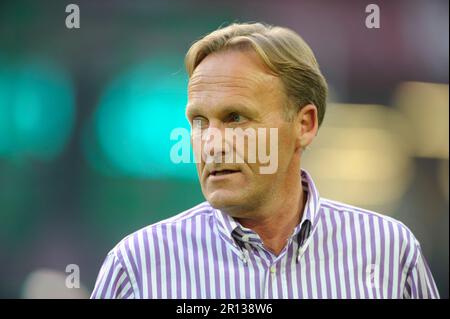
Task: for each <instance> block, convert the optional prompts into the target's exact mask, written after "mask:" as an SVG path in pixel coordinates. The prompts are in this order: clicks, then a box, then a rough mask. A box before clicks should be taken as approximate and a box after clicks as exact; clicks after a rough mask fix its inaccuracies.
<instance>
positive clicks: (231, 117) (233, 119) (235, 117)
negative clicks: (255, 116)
mask: <svg viewBox="0 0 450 319" xmlns="http://www.w3.org/2000/svg"><path fill="white" fill-rule="evenodd" d="M228 120H229V121H230V122H236V123H239V122H242V120H243V117H242V116H241V115H240V114H238V113H236V112H233V113H230V115H229V116H228Z"/></svg>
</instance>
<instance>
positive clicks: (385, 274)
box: [91, 170, 439, 299]
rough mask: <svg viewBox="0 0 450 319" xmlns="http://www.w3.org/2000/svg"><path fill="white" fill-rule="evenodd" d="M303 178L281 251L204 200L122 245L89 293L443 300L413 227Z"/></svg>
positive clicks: (105, 295)
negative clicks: (298, 215)
mask: <svg viewBox="0 0 450 319" xmlns="http://www.w3.org/2000/svg"><path fill="white" fill-rule="evenodd" d="M301 176H302V185H303V191H304V194H305V195H306V196H307V202H306V205H305V208H304V212H303V215H302V220H301V222H300V224H299V225H297V227H296V228H295V229H294V231H293V233H292V235H291V236H290V238H289V239H288V241H287V244H286V246H285V248H284V249H283V250H282V252H281V253H280V254H279V255H278V256H277V255H275V254H273V253H272V252H271V251H269V250H267V249H266V248H265V247H264V245H263V243H262V241H261V239H260V237H259V236H258V234H257V233H255V232H253V231H252V230H251V229H248V228H245V227H243V226H242V225H240V224H239V222H238V221H237V220H235V219H233V218H232V217H231V216H229V215H228V214H226V213H224V212H221V211H220V210H218V209H215V208H213V207H212V206H211V205H210V204H209V203H208V202H204V203H202V204H200V205H198V206H196V207H193V208H191V209H189V210H187V211H185V212H183V213H181V214H179V215H176V216H174V217H172V218H169V219H166V220H163V221H161V222H158V223H156V224H153V225H150V226H147V227H145V228H143V229H141V230H139V231H137V232H135V233H133V234H131V235H129V236H127V237H126V238H124V239H123V240H122V241H121V242H120V243H118V244H117V245H116V246H115V247H114V248H113V249H112V250H111V251H110V252H109V254H108V255H107V257H106V259H105V261H104V263H103V266H102V267H101V270H100V273H99V275H98V278H97V281H96V284H95V288H94V291H93V292H92V296H91V298H177V299H185V298H227V299H233V298H260V299H262V298H439V294H438V291H437V288H436V285H435V283H434V280H433V277H432V275H431V273H430V270H429V268H428V266H427V263H426V261H425V259H424V256H423V254H422V252H421V248H420V244H419V242H418V241H417V239H416V238H415V237H414V235H413V234H412V233H411V231H410V230H409V229H408V228H407V227H406V226H405V225H403V224H402V223H401V222H399V221H397V220H395V219H393V218H390V217H387V216H383V215H380V214H377V213H375V212H372V211H368V210H365V209H361V208H357V207H354V206H351V205H346V204H343V203H340V202H336V201H332V200H328V199H324V198H320V197H319V194H318V192H317V189H316V187H315V185H314V183H313V180H312V179H311V176H310V175H309V174H308V173H307V172H306V171H305V170H302V171H301Z"/></svg>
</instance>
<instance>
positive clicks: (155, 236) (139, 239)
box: [110, 201, 214, 260]
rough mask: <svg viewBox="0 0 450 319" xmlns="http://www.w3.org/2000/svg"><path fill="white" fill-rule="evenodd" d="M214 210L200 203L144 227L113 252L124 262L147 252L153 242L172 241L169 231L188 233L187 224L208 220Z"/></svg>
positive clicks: (123, 240)
mask: <svg viewBox="0 0 450 319" xmlns="http://www.w3.org/2000/svg"><path fill="white" fill-rule="evenodd" d="M213 213H214V208H213V207H212V206H211V205H210V204H209V203H208V202H206V201H205V202H203V203H200V204H198V205H196V206H194V207H192V208H190V209H188V210H185V211H183V212H181V213H179V214H177V215H174V216H172V217H170V218H167V219H164V220H161V221H159V222H157V223H154V224H151V225H148V226H146V227H143V228H141V229H139V230H137V231H135V232H133V233H131V234H129V235H128V236H126V237H125V238H123V239H122V240H121V241H120V242H119V243H118V244H117V245H116V246H115V247H114V248H113V249H112V250H111V251H110V254H114V255H116V256H117V257H118V258H119V260H122V259H123V257H124V255H134V254H135V253H136V251H137V250H143V249H144V250H147V249H149V248H151V247H148V246H149V245H150V244H151V242H154V241H157V242H167V241H168V240H169V241H170V238H168V237H169V235H170V234H168V231H169V232H170V231H172V230H173V229H177V230H178V229H179V230H181V231H182V232H185V231H186V224H189V223H190V224H192V223H194V222H196V221H198V220H199V219H202V220H208V219H209V218H210V217H212V216H213Z"/></svg>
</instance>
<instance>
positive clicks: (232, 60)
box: [188, 50, 280, 104]
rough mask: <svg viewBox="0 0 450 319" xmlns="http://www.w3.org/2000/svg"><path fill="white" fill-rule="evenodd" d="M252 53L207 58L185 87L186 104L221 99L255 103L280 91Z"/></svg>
mask: <svg viewBox="0 0 450 319" xmlns="http://www.w3.org/2000/svg"><path fill="white" fill-rule="evenodd" d="M279 88H280V83H279V79H278V78H277V77H276V76H274V75H272V74H270V70H269V69H268V68H267V67H266V66H265V65H264V63H263V62H262V61H261V59H260V58H259V57H258V55H257V54H256V53H255V52H253V51H244V52H242V51H235V50H233V51H231V50H230V51H224V52H218V53H213V54H211V55H208V56H207V57H206V58H205V59H204V60H203V61H202V62H201V63H200V64H199V65H198V66H197V68H196V69H195V71H194V73H193V74H192V76H191V78H190V80H189V85H188V98H189V104H192V103H202V102H206V101H205V100H207V102H208V103H211V100H215V101H219V100H221V101H223V100H224V99H226V100H229V99H240V100H255V101H256V100H258V99H261V98H264V95H266V94H273V90H276V89H279Z"/></svg>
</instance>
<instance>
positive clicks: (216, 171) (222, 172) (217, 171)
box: [208, 167, 240, 177]
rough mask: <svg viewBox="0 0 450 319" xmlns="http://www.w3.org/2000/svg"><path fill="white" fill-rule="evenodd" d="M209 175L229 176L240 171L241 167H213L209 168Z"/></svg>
mask: <svg viewBox="0 0 450 319" xmlns="http://www.w3.org/2000/svg"><path fill="white" fill-rule="evenodd" d="M208 171H209V173H208V176H209V177H220V176H224V177H225V176H228V175H231V174H234V173H239V172H240V170H239V169H234V168H229V167H222V168H211V169H209V170H208Z"/></svg>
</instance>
